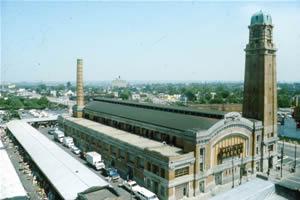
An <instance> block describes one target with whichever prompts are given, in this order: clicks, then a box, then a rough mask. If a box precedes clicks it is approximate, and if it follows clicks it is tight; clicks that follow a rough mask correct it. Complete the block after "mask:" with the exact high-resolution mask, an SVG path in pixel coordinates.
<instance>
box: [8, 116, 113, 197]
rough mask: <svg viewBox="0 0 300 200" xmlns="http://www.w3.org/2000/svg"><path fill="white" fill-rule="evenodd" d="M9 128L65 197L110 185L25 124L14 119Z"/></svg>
mask: <svg viewBox="0 0 300 200" xmlns="http://www.w3.org/2000/svg"><path fill="white" fill-rule="evenodd" d="M7 128H8V129H9V131H10V132H11V133H12V134H13V135H14V137H15V138H16V139H17V140H18V142H19V143H20V144H21V145H22V147H23V148H24V149H25V151H26V152H27V153H28V154H29V155H30V157H31V159H32V160H33V161H34V162H35V164H36V165H37V166H38V167H39V169H40V170H41V171H42V172H43V174H44V175H45V176H46V177H47V179H48V180H49V181H50V183H51V184H52V186H53V187H54V188H55V189H56V191H57V192H58V193H59V194H60V195H61V197H62V198H64V199H75V198H76V197H77V194H78V193H80V192H83V191H85V190H87V189H89V188H91V187H104V186H107V185H108V183H107V182H106V181H105V180H103V179H102V178H100V177H99V176H97V175H96V174H95V173H94V172H92V171H91V170H90V169H88V168H87V167H86V166H85V165H84V164H82V163H80V162H79V161H78V160H76V159H75V158H73V157H72V156H71V155H69V154H68V153H67V152H65V151H64V150H63V149H61V148H60V147H59V146H58V145H57V144H55V143H54V142H53V141H51V140H49V139H48V138H47V137H46V136H44V135H43V134H41V133H40V132H39V131H38V130H36V129H35V128H33V127H32V126H30V125H29V124H27V123H26V122H24V121H22V120H13V121H10V122H8V123H7Z"/></svg>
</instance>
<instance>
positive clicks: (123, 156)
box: [119, 149, 125, 159]
mask: <svg viewBox="0 0 300 200" xmlns="http://www.w3.org/2000/svg"><path fill="white" fill-rule="evenodd" d="M119 153H120V154H119V155H120V158H121V159H125V151H123V150H122V149H119Z"/></svg>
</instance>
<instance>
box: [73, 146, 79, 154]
mask: <svg viewBox="0 0 300 200" xmlns="http://www.w3.org/2000/svg"><path fill="white" fill-rule="evenodd" d="M71 151H72V152H73V153H75V154H76V155H79V154H80V152H81V151H80V149H79V148H78V147H76V146H72V147H71Z"/></svg>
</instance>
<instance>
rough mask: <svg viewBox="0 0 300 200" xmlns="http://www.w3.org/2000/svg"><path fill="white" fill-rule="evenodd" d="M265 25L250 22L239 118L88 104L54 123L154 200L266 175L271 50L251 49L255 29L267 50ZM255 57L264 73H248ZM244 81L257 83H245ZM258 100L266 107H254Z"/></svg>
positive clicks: (265, 21) (271, 120)
mask: <svg viewBox="0 0 300 200" xmlns="http://www.w3.org/2000/svg"><path fill="white" fill-rule="evenodd" d="M270 18H271V17H270V16H269V15H266V14H264V13H262V12H259V13H256V14H255V15H253V16H252V19H251V25H250V26H249V28H250V43H249V45H250V46H249V45H248V46H247V48H246V53H247V55H246V70H245V77H246V78H245V94H244V107H245V108H244V109H243V113H242V114H240V113H237V112H229V113H225V112H222V111H208V110H195V109H190V108H182V107H174V106H173V107H172V106H162V105H153V104H142V103H136V102H130V101H118V100H113V99H103V98H95V99H94V100H93V101H91V102H89V103H87V104H86V105H84V107H83V108H82V109H80V111H79V112H80V114H78V109H77V110H76V109H75V112H74V116H73V117H70V116H60V117H59V119H58V120H59V124H60V127H61V128H62V129H63V130H64V132H65V134H66V135H69V136H72V137H73V138H74V140H75V143H76V145H77V146H79V147H80V148H81V149H82V150H83V151H86V152H87V151H97V152H99V153H100V154H101V155H102V156H103V158H104V160H105V161H106V165H108V166H114V167H116V168H117V169H118V170H119V172H120V173H121V175H123V176H124V177H128V178H131V179H134V180H136V181H137V182H138V183H139V184H141V185H143V186H144V187H146V188H148V189H149V190H151V191H153V192H154V193H156V194H157V195H158V197H159V198H160V199H168V200H171V199H172V200H173V199H181V198H183V197H184V196H188V197H192V196H197V195H199V194H200V193H204V192H208V191H209V190H210V189H211V188H213V187H215V186H216V185H222V184H225V183H228V182H231V181H232V180H238V179H241V178H242V177H243V176H245V175H247V174H248V173H252V174H254V173H256V172H257V171H262V172H266V171H267V170H268V169H269V168H270V167H273V163H274V162H275V159H274V158H275V157H276V140H277V130H276V123H277V120H276V119H275V116H276V115H274V113H276V109H277V107H276V106H277V105H276V102H275V100H276V99H275V98H274V96H275V95H276V90H275V89H274V88H276V87H275V86H276V71H275V63H274V62H273V61H274V60H275V56H274V52H275V50H274V49H273V46H272V49H268V51H267V52H266V51H264V52H262V54H263V55H265V54H264V53H269V54H271V55H270V56H269V55H268V56H261V54H260V53H258V52H261V51H262V50H263V49H264V48H266V47H265V46H259V48H258V46H256V47H254V46H251V45H252V42H253V41H256V40H253V37H254V36H255V37H257V35H256V34H254V33H252V30H254V27H255V29H256V28H257V29H259V30H261V31H262V32H261V34H262V35H259V41H258V43H259V44H260V43H261V42H262V41H265V40H266V44H267V45H270V41H269V40H270V35H268V34H265V32H268V31H269V30H271V31H272V27H273V25H272V24H271V19H270ZM261 37H262V38H261ZM271 42H272V41H271ZM254 43H255V42H254ZM264 44H265V43H264ZM250 47H251V48H250ZM270 48H271V47H270ZM250 52H251V55H252V54H253V57H250V58H249V54H250ZM258 55H259V56H258ZM255 56H258V57H259V59H261V60H262V61H261V63H257V65H262V66H263V67H269V69H270V71H266V70H265V71H263V70H262V71H259V73H261V74H262V75H261V76H256V75H255V74H253V73H254V72H253V71H251V70H250V69H248V68H249V67H251V65H256V63H254V64H253V63H252V61H253V60H255V59H256V58H254V57H255ZM249 59H250V60H252V61H249ZM264 59H266V60H268V62H271V61H270V60H272V63H270V65H269V64H268V63H267V62H265V61H264ZM253 62H254V61H253ZM265 63H267V64H265ZM264 64H265V65H264ZM271 72H272V73H271ZM264 73H267V74H264ZM249 74H250V75H249ZM249 76H250V77H251V78H253V79H257V80H256V81H249ZM265 79H268V80H265ZM269 79H270V80H269ZM263 81H265V82H264V84H263V83H262V82H263ZM80 85H82V83H80V84H79V86H80ZM269 87H271V89H269ZM262 88H263V89H262ZM266 90H267V91H268V92H266ZM256 91H257V92H256ZM252 92H253V93H252ZM253 95H254V97H255V98H253ZM251 99H257V100H253V101H252V100H251ZM263 100H264V101H266V102H267V103H268V104H267V105H265V106H264V105H263V104H261V103H262V101H263ZM251 102H252V103H251ZM250 104H251V105H252V106H253V109H252V108H251V105H250ZM254 107H255V109H254ZM75 108H76V107H75ZM256 108H258V109H256ZM252 111H253V112H252ZM254 111H255V112H254ZM270 112H271V114H269V113H270ZM267 114H268V115H267ZM261 116H264V117H261ZM271 158H272V159H271Z"/></svg>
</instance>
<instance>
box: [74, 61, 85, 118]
mask: <svg viewBox="0 0 300 200" xmlns="http://www.w3.org/2000/svg"><path fill="white" fill-rule="evenodd" d="M83 108H84V93H83V61H82V59H77V101H76V106H75V110H74V116H75V117H78V118H81V117H82V111H83Z"/></svg>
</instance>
